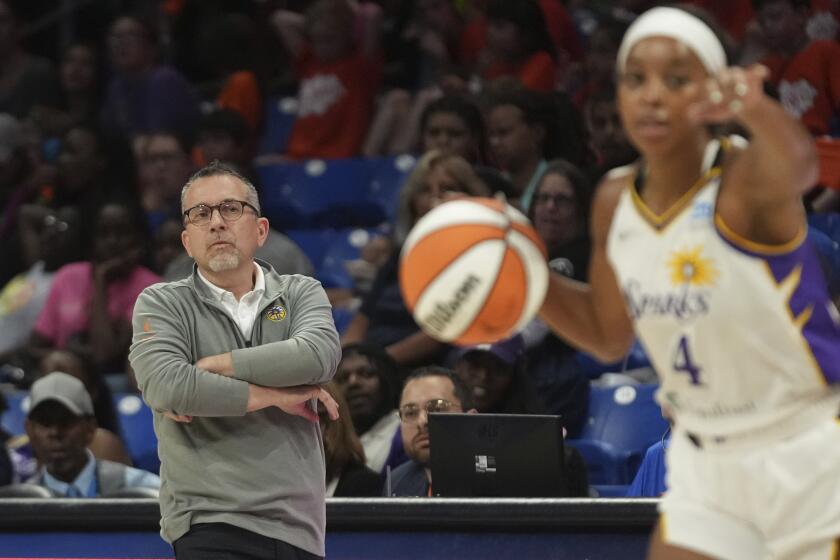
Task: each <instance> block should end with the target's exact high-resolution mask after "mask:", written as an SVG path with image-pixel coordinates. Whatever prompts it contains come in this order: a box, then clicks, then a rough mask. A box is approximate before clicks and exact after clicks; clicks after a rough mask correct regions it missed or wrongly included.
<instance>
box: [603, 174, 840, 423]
mask: <svg viewBox="0 0 840 560" xmlns="http://www.w3.org/2000/svg"><path fill="white" fill-rule="evenodd" d="M719 176H720V169H719V168H713V169H711V170H710V171H709V172H707V173H706V174H705V176H704V177H703V179H701V180H700V181H699V182H698V184H697V185H695V186H694V187H693V188H692V189H691V190H690V191H689V192H687V193H686V194H685V196H683V198H682V199H681V200H680V201H678V203H677V204H676V205H675V206H674V207H673V208H672V209H670V210H669V211H668V212H666V213H665V214H663V215H662V216H656V215H655V214H653V213H652V212H651V211H650V210H649V209H648V208H647V207H646V206H645V205H644V202H643V201H642V200H641V198H640V197H639V195H638V194H637V192H636V190H635V187H634V186H633V184H632V180H631V179H632V174H628V181H627V182H628V186H627V188H626V189H625V190H624V192H623V193H622V194H621V197H620V201H619V203H618V206H617V208H616V211H615V215H614V216H613V221H612V226H611V228H610V232H609V236H608V240H607V255H608V259H609V261H610V263H611V265H612V267H613V269H614V270H615V272H616V275H617V278H618V281H619V284H620V286H621V289H622V291H623V293H624V296H625V300H626V302H627V309H628V312H629V313H630V316H631V317H632V319H633V323H634V328H635V330H636V334H637V336H638V338H639V340H640V342H641V343H642V345H643V346H644V348H645V350H646V351H647V353H648V356H649V358H650V360H651V362H652V363H653V365H654V367H655V368H656V371H657V372H658V374H659V376H660V379H661V388H660V391H659V393H658V395H657V398H658V400H659V402H660V404H662V405H663V406H664V407H666V408H668V409H670V410H671V411H672V412H673V415H674V417H675V420H677V422H678V423H679V424H680V425H681V426H682V427H683V428H684V429H686V430H691V431H695V432H698V433H701V434H711V435H727V434H733V433H736V432H742V431H747V430H752V429H759V428H762V427H767V426H770V425H772V424H774V423H776V422H780V421H783V420H784V419H785V418H787V417H788V416H789V415H793V414H797V413H799V412H802V411H803V410H805V409H807V407H809V406H813V405H814V404H816V403H818V402H819V403H824V402H826V401H833V402H835V403H836V401H837V396H836V395H837V391H836V390H835V388H836V387H837V385H833V386H832V384H835V383H838V382H840V325H839V324H838V313H837V309H836V307H835V306H834V305H833V304H832V303H831V301H830V299H829V296H828V291H827V288H826V284H825V281H824V278H823V274H822V270H821V268H820V263H819V260H818V256H817V253H816V250H815V249H814V248H813V247H812V245H811V243H810V242H809V241H808V240H807V239H806V231H805V230H804V225H803V232H802V234H801V236H799V237H798V238H797V239H795V240H794V241H792V242H790V243H789V244H787V246H783V247H765V246H759V245H757V244H754V243H751V242H749V241H747V240H744V239H741V238H739V237H738V236H737V234H735V233H734V232H732V231H731V230H729V228H728V227H727V226H726V224H725V223H724V222H723V221H722V219H721V218H720V217H719V216H717V215H716V214H715V201H716V200H717V194H718V190H719V187H720V181H719ZM830 404H831V403H830V402H829V405H830Z"/></svg>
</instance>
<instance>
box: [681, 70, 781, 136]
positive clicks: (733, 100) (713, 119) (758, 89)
mask: <svg viewBox="0 0 840 560" xmlns="http://www.w3.org/2000/svg"><path fill="white" fill-rule="evenodd" d="M769 75H770V71H769V70H768V69H767V67H766V66H764V65H762V64H753V65H752V66H750V67H748V68H742V67H740V66H730V67H729V68H725V69H724V70H721V71H720V72H719V73H718V74H717V75H715V76H713V77H711V78H709V79H708V80H706V83H705V84H703V86H690V87H693V88H694V89H695V90H696V91H695V96H696V101H695V102H694V103H693V104H692V105H690V106H689V108H688V116H689V118H691V119H692V120H693V121H694V122H702V123H709V124H712V123H722V122H726V121H731V120H733V119H736V118H738V116H739V115H742V114H744V113H747V112H749V111H750V109H752V108H753V107H755V106H756V105H757V104H758V103H759V101H760V100H761V99H762V98H763V97H764V80H766V79H767V77H768V76H769Z"/></svg>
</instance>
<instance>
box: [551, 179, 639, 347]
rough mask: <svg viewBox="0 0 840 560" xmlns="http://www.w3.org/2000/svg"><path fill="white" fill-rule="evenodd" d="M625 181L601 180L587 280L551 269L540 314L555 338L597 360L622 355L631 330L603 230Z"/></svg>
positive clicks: (594, 212)
mask: <svg viewBox="0 0 840 560" xmlns="http://www.w3.org/2000/svg"><path fill="white" fill-rule="evenodd" d="M625 182H626V180H625V179H623V178H620V179H605V180H604V181H603V182H602V183H601V185H600V186H599V187H598V190H597V192H596V194H595V202H594V203H593V209H592V257H591V259H590V263H589V283H588V284H584V283H582V282H577V281H575V280H571V279H569V278H566V277H564V276H561V275H560V274H557V273H553V272H552V273H551V277H550V278H549V284H548V294H547V296H546V298H545V302H544V303H543V306H542V309H541V310H540V316H541V317H542V319H543V320H544V321H545V322H546V323H547V324H548V325H549V326H550V327H551V329H552V330H553V331H554V332H555V333H557V334H558V335H559V336H560V337H562V338H563V339H565V340H566V341H568V342H569V343H571V344H572V345H574V346H576V347H578V348H579V349H581V350H583V351H585V352H588V353H590V354H592V355H594V356H595V357H597V358H598V359H600V360H603V361H606V362H614V361H616V360H619V359H621V358H622V357H623V356H624V355H625V354H626V353H627V351H628V350H629V349H630V346H631V345H632V344H633V339H634V334H633V326H632V323H631V322H630V317H629V316H628V315H627V310H626V307H625V303H624V297H623V296H622V294H621V290H620V288H619V286H618V281H617V280H616V277H615V273H614V272H613V269H612V266H610V264H609V262H608V261H607V235H608V233H609V230H610V224H611V222H612V216H613V213H614V212H615V207H616V205H617V204H618V198H619V195H620V194H621V190H622V189H623V188H624V184H625Z"/></svg>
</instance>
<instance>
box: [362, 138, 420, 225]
mask: <svg viewBox="0 0 840 560" xmlns="http://www.w3.org/2000/svg"><path fill="white" fill-rule="evenodd" d="M416 163H417V158H415V157H414V156H413V155H411V154H402V155H398V156H389V157H380V158H371V159H370V160H368V165H369V166H370V167H371V180H370V186H369V190H368V194H367V195H368V198H369V199H370V202H371V204H372V205H374V206H376V207H378V208H379V210H380V212H381V213H382V216H383V219H384V220H385V221H388V222H391V223H393V222H394V221H395V220H396V217H397V210H398V206H399V199H400V191H401V190H402V186H403V184H404V183H405V181H406V179H407V178H408V176H409V175H410V174H411V171H412V170H413V169H414V166H415V164H416Z"/></svg>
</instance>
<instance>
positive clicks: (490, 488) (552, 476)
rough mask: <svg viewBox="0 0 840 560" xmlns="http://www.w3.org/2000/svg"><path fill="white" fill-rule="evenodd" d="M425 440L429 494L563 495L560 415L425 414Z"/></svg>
mask: <svg viewBox="0 0 840 560" xmlns="http://www.w3.org/2000/svg"><path fill="white" fill-rule="evenodd" d="M429 446H430V454H431V457H430V462H431V470H432V493H433V494H434V495H435V496H443V497H476V498H477V497H522V498H525V497H529V498H530V497H557V496H565V495H567V490H566V488H567V485H566V480H565V476H564V472H563V465H564V461H563V457H564V451H563V426H562V423H561V418H560V416H548V415H524V414H450V413H441V414H430V415H429Z"/></svg>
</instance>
